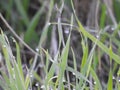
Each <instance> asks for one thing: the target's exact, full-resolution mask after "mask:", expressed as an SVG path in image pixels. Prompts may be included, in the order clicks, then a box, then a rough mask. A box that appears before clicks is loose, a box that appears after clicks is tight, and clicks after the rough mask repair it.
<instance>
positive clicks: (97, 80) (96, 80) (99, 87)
mask: <svg viewBox="0 0 120 90" xmlns="http://www.w3.org/2000/svg"><path fill="white" fill-rule="evenodd" d="M90 73H91V74H92V77H93V79H94V81H95V82H96V86H97V89H99V90H102V86H101V84H100V81H99V79H98V76H97V74H96V73H95V71H94V70H93V69H92V68H91V69H90Z"/></svg>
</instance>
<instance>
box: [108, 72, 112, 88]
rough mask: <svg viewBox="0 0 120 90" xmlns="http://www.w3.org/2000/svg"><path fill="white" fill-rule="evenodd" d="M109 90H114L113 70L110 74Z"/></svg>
mask: <svg viewBox="0 0 120 90" xmlns="http://www.w3.org/2000/svg"><path fill="white" fill-rule="evenodd" d="M107 90H113V80H112V71H111V70H110V72H109V79H108V85H107Z"/></svg>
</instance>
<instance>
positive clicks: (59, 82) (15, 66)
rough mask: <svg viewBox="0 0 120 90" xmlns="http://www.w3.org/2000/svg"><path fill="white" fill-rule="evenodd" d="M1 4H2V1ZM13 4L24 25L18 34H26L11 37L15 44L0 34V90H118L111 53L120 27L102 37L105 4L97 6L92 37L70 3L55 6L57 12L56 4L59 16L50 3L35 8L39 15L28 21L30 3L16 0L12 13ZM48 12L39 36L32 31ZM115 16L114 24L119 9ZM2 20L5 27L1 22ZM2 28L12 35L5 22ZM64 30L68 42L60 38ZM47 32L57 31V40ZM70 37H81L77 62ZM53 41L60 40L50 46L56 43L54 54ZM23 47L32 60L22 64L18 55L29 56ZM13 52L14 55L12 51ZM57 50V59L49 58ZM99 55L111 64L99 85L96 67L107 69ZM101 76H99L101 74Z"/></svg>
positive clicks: (118, 60)
mask: <svg viewBox="0 0 120 90" xmlns="http://www.w3.org/2000/svg"><path fill="white" fill-rule="evenodd" d="M1 2H2V3H3V4H4V2H3V1H1ZM12 3H15V4H16V8H17V12H18V13H19V14H20V16H21V17H22V20H23V23H22V22H20V23H21V25H20V26H19V27H21V26H23V27H22V29H24V27H25V31H24V30H22V31H21V32H23V31H24V39H23V40H22V39H21V37H20V36H18V35H16V33H13V35H15V38H16V39H18V41H17V40H16V39H14V38H13V36H12V38H9V35H8V34H7V33H6V31H4V27H2V26H1V28H0V30H1V34H0V46H1V47H0V48H1V49H2V50H1V53H2V56H3V60H2V61H1V62H0V64H1V66H0V87H1V88H2V89H3V90H41V89H42V90H57V89H58V90H66V89H67V90H106V89H107V90H119V89H120V86H119V84H120V83H119V76H120V69H119V68H118V65H119V64H120V57H119V50H116V51H115V50H114V49H113V47H115V45H116V46H117V47H118V48H120V46H119V44H120V42H119V39H118V38H117V37H118V36H117V34H118V31H119V24H118V25H117V27H116V28H114V29H115V30H113V33H112V35H111V34H109V33H108V32H106V31H105V27H106V25H105V23H106V22H105V21H106V13H105V12H106V10H107V8H106V6H105V4H102V5H101V16H100V25H99V26H100V29H101V30H100V31H99V32H98V33H97V34H96V35H93V34H91V33H89V32H88V31H87V30H86V29H85V28H84V26H83V25H82V23H81V22H80V20H79V19H78V17H77V15H76V12H75V9H74V5H73V2H72V0H71V3H70V2H69V1H67V0H66V1H65V2H64V1H63V0H62V1H60V2H59V3H58V4H59V6H57V5H58V4H56V8H57V9H56V12H57V13H55V11H54V5H55V2H54V0H51V1H50V2H49V5H48V1H44V2H42V1H41V3H42V5H41V7H40V8H38V10H37V12H36V13H35V15H34V16H33V17H32V18H29V15H28V13H27V12H28V9H29V5H28V4H29V3H30V2H29V0H26V1H24V2H21V1H20V0H15V2H14V1H12V0H11V4H10V7H11V8H9V9H11V10H12V5H13V4H12ZM66 3H67V4H70V5H69V7H70V8H72V10H71V11H72V13H71V14H70V19H69V20H68V23H64V22H63V21H62V18H61V15H62V13H63V10H64V6H65V5H66ZM22 4H23V5H22ZM114 4H115V3H114ZM2 8H3V9H4V10H5V9H6V8H8V7H5V6H2ZM46 8H47V9H48V12H47V13H46V19H44V22H45V24H44V26H42V27H43V29H42V31H41V32H40V34H38V31H37V30H36V29H37V28H36V27H37V26H38V25H39V22H40V19H41V18H42V14H43V13H44V10H45V9H46ZM115 8H116V7H115ZM7 10H8V9H7ZM115 12H116V14H117V18H118V19H119V16H118V13H119V11H118V9H117V10H116V11H115ZM9 15H10V11H9V12H8V11H7V12H6V16H7V17H8V16H9ZM10 16H11V15H10ZM55 16H56V17H55ZM11 17H14V16H11ZM0 18H1V20H2V21H3V19H2V17H0ZM53 18H57V20H56V22H55V23H52V20H53ZM8 20H9V18H8ZM3 22H4V21H3ZM41 22H42V21H41ZM4 24H5V25H6V27H7V28H8V29H10V30H13V29H11V28H10V27H8V25H7V24H6V22H4ZM65 26H67V28H69V33H68V34H67V37H66V38H65V36H64V28H65ZM51 27H52V28H53V27H56V28H55V30H56V31H55V33H56V32H57V33H58V34H57V35H58V36H57V35H55V34H52V30H53V29H52V28H51ZM18 30H19V29H18ZM74 31H75V32H78V33H79V35H80V37H81V38H80V39H79V40H78V41H77V42H81V45H80V46H81V51H80V52H81V53H82V56H81V58H76V56H77V55H76V53H75V52H76V50H74V46H72V45H71V41H72V38H73V37H72V34H73V32H74ZM53 35H55V37H54V38H57V37H58V39H54V43H53V44H55V42H57V45H56V47H57V50H56V48H52V47H51V46H50V45H51V41H52V40H51V39H52V37H53ZM48 36H49V37H50V38H49V37H48ZM95 36H96V37H95ZM102 36H104V37H102ZM76 37H77V36H76ZM34 40H36V41H35V42H37V45H36V47H34V46H32V45H31V44H33V42H34ZM24 41H25V42H24ZM89 41H91V43H92V44H91V47H89V44H90V43H89ZM35 42H34V43H35ZM19 43H20V45H19ZM26 43H27V44H28V45H30V46H31V47H32V48H33V49H36V51H35V50H33V49H32V48H30V47H29V46H27V44H26ZM106 43H108V45H106ZM21 44H23V45H25V47H27V48H28V49H30V53H32V55H31V57H32V58H30V59H29V60H28V59H27V61H26V62H25V60H26V59H23V54H22V50H24V52H27V50H26V51H25V49H24V48H23V46H21ZM53 44H52V45H53ZM114 44H115V45H114ZM47 46H48V47H47ZM46 47H47V48H46ZM13 48H14V49H15V50H13ZM51 48H52V49H51ZM75 48H77V47H75ZM55 50H56V52H55V55H52V53H51V51H55ZM70 52H71V53H72V54H71V56H70V55H69V54H70ZM103 55H105V56H106V57H107V58H108V59H107V61H108V62H109V67H107V66H106V68H107V72H108V74H107V75H108V76H107V77H108V79H107V82H105V81H104V80H101V79H102V78H101V77H100V76H99V75H98V73H97V72H98V71H97V70H98V68H99V66H100V65H101V64H100V63H103V65H104V64H106V62H105V63H104V62H102V58H103ZM25 57H29V55H28V56H27V55H26V56H25ZM69 57H71V58H72V60H71V62H72V66H71V65H69ZM22 59H23V60H22ZM79 60H80V61H81V63H80V65H79V64H78V61H79ZM108 68H109V69H108ZM101 69H102V66H101ZM100 73H102V70H101V72H100ZM115 75H116V76H115ZM114 76H115V77H114ZM113 77H114V78H113ZM104 79H105V78H104ZM102 82H103V83H102Z"/></svg>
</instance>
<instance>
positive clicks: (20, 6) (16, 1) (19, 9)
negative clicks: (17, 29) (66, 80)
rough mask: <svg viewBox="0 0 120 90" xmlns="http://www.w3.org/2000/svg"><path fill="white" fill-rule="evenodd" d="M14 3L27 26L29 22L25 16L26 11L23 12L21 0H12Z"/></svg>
mask: <svg viewBox="0 0 120 90" xmlns="http://www.w3.org/2000/svg"><path fill="white" fill-rule="evenodd" d="M14 1H15V3H16V7H17V9H18V11H19V13H20V14H21V15H22V17H23V21H24V23H25V25H26V26H28V23H29V19H28V16H27V13H26V12H25V10H24V8H23V5H22V3H21V0H14Z"/></svg>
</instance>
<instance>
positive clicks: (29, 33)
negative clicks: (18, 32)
mask: <svg viewBox="0 0 120 90" xmlns="http://www.w3.org/2000/svg"><path fill="white" fill-rule="evenodd" d="M45 5H46V3H45V4H43V5H42V7H41V8H40V9H39V10H38V12H37V13H36V14H35V15H34V17H33V18H32V20H31V21H30V23H29V24H28V28H27V31H26V33H25V37H24V39H25V42H27V43H30V41H31V40H33V39H35V40H36V39H37V40H38V36H37V33H36V32H35V28H36V26H37V25H38V22H39V19H40V17H41V14H42V12H43V11H44V8H45ZM31 36H34V38H33V37H31Z"/></svg>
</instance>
